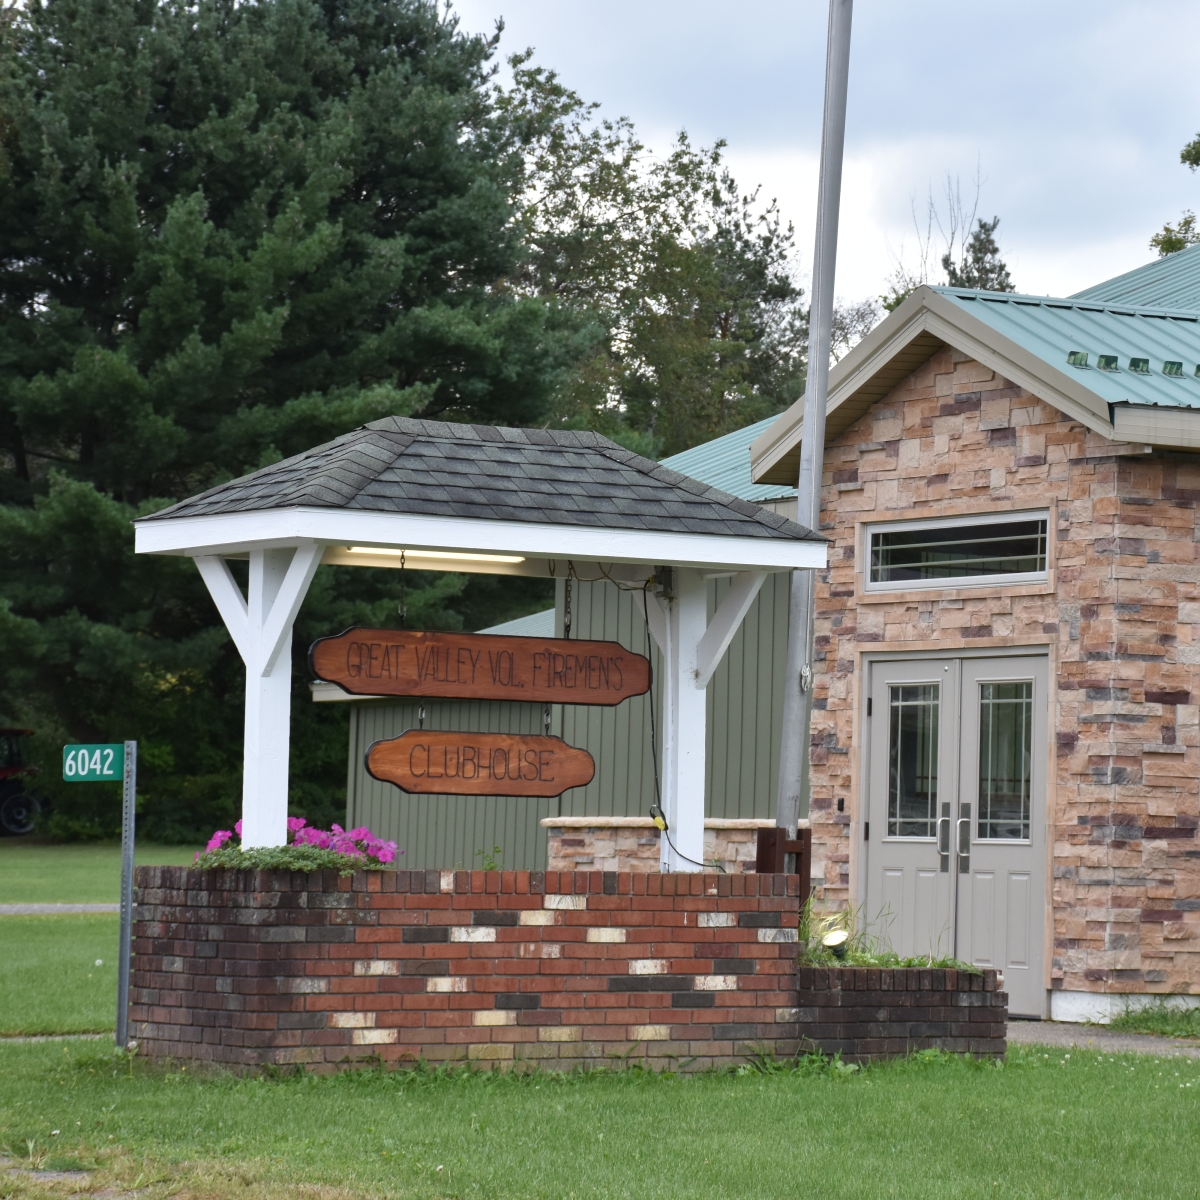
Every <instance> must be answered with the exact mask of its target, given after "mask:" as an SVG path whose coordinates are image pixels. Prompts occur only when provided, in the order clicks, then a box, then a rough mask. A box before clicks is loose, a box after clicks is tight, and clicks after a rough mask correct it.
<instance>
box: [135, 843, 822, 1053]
mask: <svg viewBox="0 0 1200 1200" xmlns="http://www.w3.org/2000/svg"><path fill="white" fill-rule="evenodd" d="M136 882H137V891H136V896H135V903H136V905H137V908H136V910H135V925H134V943H133V981H132V982H133V988H132V1007H131V1014H130V1015H131V1021H132V1036H133V1037H135V1038H136V1039H137V1040H138V1042H139V1045H140V1046H141V1049H142V1051H143V1052H145V1053H148V1054H151V1055H170V1056H175V1057H180V1058H193V1059H210V1060H217V1061H221V1062H231V1063H244V1064H264V1063H303V1064H308V1065H311V1066H315V1067H321V1066H326V1067H328V1066H331V1065H332V1064H336V1063H343V1062H348V1061H354V1060H358V1059H362V1058H364V1057H366V1058H370V1057H373V1056H376V1055H378V1056H379V1057H380V1058H382V1059H384V1060H386V1061H389V1062H401V1061H406V1060H407V1061H411V1060H414V1059H417V1058H424V1059H427V1060H430V1061H434V1062H439V1061H445V1060H452V1059H469V1060H472V1061H477V1062H484V1063H513V1062H527V1063H538V1062H542V1063H548V1064H549V1065H559V1066H570V1065H572V1064H574V1063H576V1062H579V1061H592V1062H597V1061H599V1062H603V1061H606V1060H608V1059H610V1058H612V1057H614V1056H620V1057H625V1056H628V1057H629V1059H630V1060H631V1061H637V1062H642V1063H646V1064H649V1065H653V1066H657V1067H667V1066H678V1065H681V1064H684V1063H687V1064H690V1065H691V1066H693V1067H703V1066H709V1065H713V1064H720V1063H730V1062H734V1061H736V1060H737V1059H738V1058H739V1056H742V1055H744V1054H745V1053H747V1052H749V1050H750V1049H751V1048H754V1049H764V1050H767V1051H774V1052H775V1053H778V1054H780V1055H790V1054H793V1053H795V1051H796V1046H797V1037H798V1031H797V1027H796V1023H795V1003H796V950H797V945H796V926H797V919H798V915H799V880H798V878H797V877H796V876H794V875H753V874H752V875H701V874H694V875H659V874H632V873H628V872H626V873H622V874H617V873H607V872H599V871H594V872H574V873H567V872H561V873H560V872H557V871H546V872H530V871H488V872H484V871H372V872H360V873H358V874H356V875H354V876H341V877H340V876H338V875H337V874H336V873H334V872H332V871H326V872H314V873H312V874H302V873H295V874H292V873H289V872H282V871H281V872H273V871H212V870H209V871H201V870H192V869H189V868H186V867H139V868H138V871H137V876H136Z"/></svg>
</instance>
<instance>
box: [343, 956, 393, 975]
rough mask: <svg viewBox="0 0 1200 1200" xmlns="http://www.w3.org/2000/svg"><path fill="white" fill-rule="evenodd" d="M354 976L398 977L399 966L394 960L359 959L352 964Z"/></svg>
mask: <svg viewBox="0 0 1200 1200" xmlns="http://www.w3.org/2000/svg"><path fill="white" fill-rule="evenodd" d="M354 973H355V975H399V974H400V964H399V963H398V962H397V961H396V960H395V959H394V958H360V959H359V960H358V962H356V963H355V964H354Z"/></svg>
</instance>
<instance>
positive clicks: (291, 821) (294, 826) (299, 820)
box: [287, 817, 308, 833]
mask: <svg viewBox="0 0 1200 1200" xmlns="http://www.w3.org/2000/svg"><path fill="white" fill-rule="evenodd" d="M307 824H308V822H307V821H306V820H305V819H304V818H303V817H288V819H287V825H288V833H299V832H300V830H302V829H303V828H304V827H305V825H307Z"/></svg>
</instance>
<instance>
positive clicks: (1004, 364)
mask: <svg viewBox="0 0 1200 1200" xmlns="http://www.w3.org/2000/svg"><path fill="white" fill-rule="evenodd" d="M925 303H926V306H927V308H928V310H929V315H928V317H927V319H926V322H925V328H926V329H927V330H928V331H929V332H930V333H932V334H933V335H934V336H935V337H938V338H940V339H941V340H942V341H944V342H946V343H947V344H948V345H951V346H953V347H954V348H955V349H956V350H960V351H962V353H963V354H969V355H970V356H971V357H972V358H973V359H975V361H976V362H978V363H982V364H983V365H984V366H985V367H989V368H991V370H993V371H995V372H996V373H997V374H998V375H1003V376H1004V378H1005V379H1009V380H1011V381H1012V382H1013V383H1015V384H1017V386H1018V387H1022V388H1024V389H1025V390H1026V391H1027V392H1031V393H1032V394H1033V395H1035V396H1037V398H1038V399H1039V400H1044V401H1045V402H1046V403H1047V404H1052V405H1053V406H1054V407H1055V408H1057V409H1058V410H1059V411H1060V412H1061V413H1063V415H1064V416H1068V417H1070V418H1071V419H1072V420H1075V421H1079V422H1080V423H1081V424H1083V425H1086V426H1087V427H1088V428H1089V429H1092V430H1094V431H1095V432H1096V433H1099V434H1103V435H1104V436H1105V437H1109V438H1111V437H1112V436H1113V427H1112V422H1111V421H1110V420H1109V419H1108V402H1107V401H1106V400H1104V399H1102V398H1101V397H1100V396H1097V395H1096V393H1095V392H1093V391H1092V390H1091V389H1090V388H1088V387H1084V386H1083V384H1082V383H1080V381H1079V379H1078V373H1076V375H1075V376H1074V377H1073V376H1071V375H1067V374H1066V373H1065V372H1063V371H1060V370H1059V369H1058V368H1057V367H1055V366H1053V365H1052V364H1051V363H1048V362H1047V361H1046V360H1045V359H1044V358H1042V357H1041V356H1040V355H1037V354H1034V353H1033V352H1032V351H1031V350H1026V349H1025V347H1024V346H1021V345H1019V344H1018V343H1017V342H1014V341H1013V340H1012V339H1011V338H1008V337H1006V336H1005V335H1004V334H1002V333H998V332H997V331H996V330H995V329H993V328H992V327H991V326H990V325H988V324H987V323H986V322H985V321H981V320H980V319H979V318H978V317H973V316H972V315H971V314H970V313H969V312H968V311H966V310H965V309H964V308H963V307H962V306H961V305H958V304H955V303H954V301H953V300H951V299H949V298H948V297H946V296H942V295H939V294H938V293H937V292H931V293H930V295H929V297H928V299H927V300H926V302H925ZM976 303H987V301H976Z"/></svg>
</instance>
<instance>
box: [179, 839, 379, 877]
mask: <svg viewBox="0 0 1200 1200" xmlns="http://www.w3.org/2000/svg"><path fill="white" fill-rule="evenodd" d="M196 866H198V867H223V868H225V869H226V870H231V871H241V870H251V871H329V870H333V871H337V872H338V873H339V874H340V875H353V874H354V872H355V871H388V870H392V869H393V868H392V866H391V864H390V863H381V862H380V861H379V860H378V859H375V858H370V857H368V856H367V855H366V854H343V853H342V852H341V851H339V850H322V849H321V848H320V847H318V846H259V847H256V848H255V849H253V850H243V849H242V848H241V846H223V847H221V849H219V850H210V851H208V852H207V853H204V854H200V855H198V856H197V857H196Z"/></svg>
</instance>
